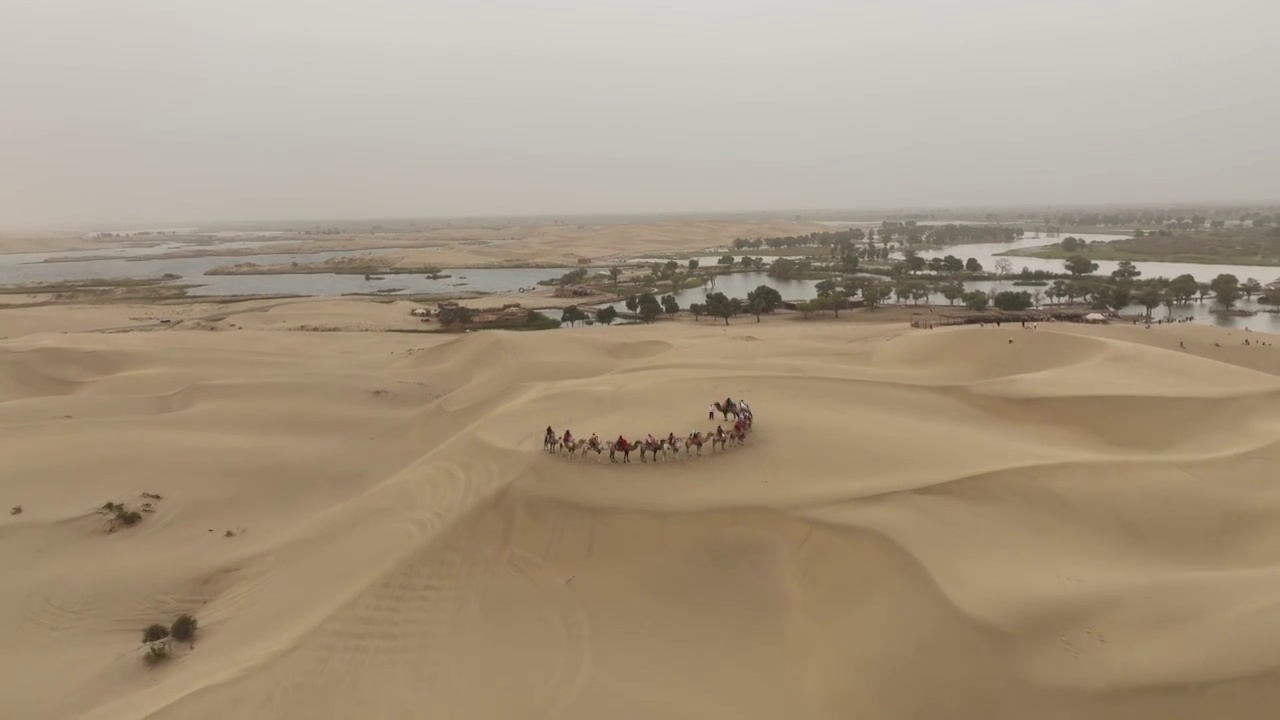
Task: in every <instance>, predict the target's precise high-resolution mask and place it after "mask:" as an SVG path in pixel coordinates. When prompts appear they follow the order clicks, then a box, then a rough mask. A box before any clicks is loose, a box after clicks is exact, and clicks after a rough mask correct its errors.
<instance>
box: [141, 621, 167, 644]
mask: <svg viewBox="0 0 1280 720" xmlns="http://www.w3.org/2000/svg"><path fill="white" fill-rule="evenodd" d="M167 637H169V628H167V627H165V626H163V625H161V624H159V623H154V624H151V625H148V626H147V629H146V630H143V631H142V642H144V643H153V642H155V641H157V640H163V639H165V638H167Z"/></svg>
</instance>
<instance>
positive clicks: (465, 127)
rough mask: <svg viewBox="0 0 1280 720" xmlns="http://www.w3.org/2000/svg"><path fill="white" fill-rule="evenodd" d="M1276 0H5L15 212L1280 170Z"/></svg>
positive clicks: (1201, 178)
mask: <svg viewBox="0 0 1280 720" xmlns="http://www.w3.org/2000/svg"><path fill="white" fill-rule="evenodd" d="M1278 29H1280V2H1276V1H1275V0H1217V1H1216V2H1204V0H1195V1H1190V0H785V1H784V2H783V1H779V2H774V1H766V0H625V1H624V0H345V1H342V2H339V1H335V0H252V1H251V0H0V68H3V70H0V226H15V225H27V224H37V223H41V224H42V223H57V224H66V223H83V222H97V221H103V222H105V221H134V222H139V221H147V220H157V221H158V220H234V219H276V218H281V219H293V218H336V217H378V216H382V217H386V216H402V217H403V216H427V215H450V216H458V215H474V214H544V213H574V212H643V211H686V210H767V209H774V208H806V207H813V208H817V207H880V206H893V205H944V204H945V205H961V204H997V203H998V204H1014V203H1046V204H1049V203H1075V202H1125V201H1179V200H1227V199H1258V200H1270V199H1280V84H1278V83H1277V76H1278V74H1280V41H1278V40H1277V34H1276V33H1277V30H1278Z"/></svg>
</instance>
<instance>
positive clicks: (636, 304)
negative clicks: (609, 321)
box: [626, 295, 640, 312]
mask: <svg viewBox="0 0 1280 720" xmlns="http://www.w3.org/2000/svg"><path fill="white" fill-rule="evenodd" d="M626 305H627V310H630V311H631V312H636V311H637V310H639V309H640V298H638V297H636V296H635V295H632V296H631V297H629V298H627V302H626Z"/></svg>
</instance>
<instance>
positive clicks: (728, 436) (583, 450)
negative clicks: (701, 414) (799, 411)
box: [542, 398, 752, 462]
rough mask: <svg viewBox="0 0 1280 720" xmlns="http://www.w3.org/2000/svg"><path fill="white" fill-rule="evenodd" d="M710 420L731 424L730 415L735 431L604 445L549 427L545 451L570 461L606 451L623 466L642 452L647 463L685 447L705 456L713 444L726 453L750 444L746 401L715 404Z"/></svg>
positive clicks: (727, 400)
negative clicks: (704, 451) (721, 417)
mask: <svg viewBox="0 0 1280 720" xmlns="http://www.w3.org/2000/svg"><path fill="white" fill-rule="evenodd" d="M707 410H708V411H707V419H708V420H715V415H716V413H717V412H719V413H722V414H723V415H724V418H725V420H726V421H727V420H728V418H729V416H730V415H733V416H734V421H733V428H732V429H731V430H726V429H725V427H724V425H718V426H716V429H715V430H713V431H708V432H706V433H703V432H702V431H701V430H698V429H696V428H695V429H694V430H692V431H690V433H689V434H688V435H687V436H684V437H683V438H680V437H677V436H676V434H675V433H673V432H672V433H667V436H666V437H655V436H654V435H653V434H652V433H649V434H648V435H646V436H645V437H644V439H643V440H628V439H627V437H626V436H625V435H619V436H618V437H617V439H616V440H611V441H607V442H606V441H602V440H601V439H600V437H599V436H598V435H597V434H596V433H591V437H589V438H586V439H578V438H575V437H574V435H573V431H571V430H568V429H566V430H565V431H564V434H563V435H559V434H557V433H556V431H555V430H554V429H553V428H552V427H551V426H550V425H548V426H547V431H546V434H545V435H544V436H543V441H542V447H543V449H544V450H546V451H547V452H551V453H557V454H564V455H568V456H570V457H572V456H574V455H578V456H579V457H586V454H587V452H588V451H594V452H595V453H596V454H597V455H600V454H602V453H603V452H604V451H606V450H608V451H609V459H610V460H611V461H614V462H617V455H618V454H619V453H620V454H622V461H623V462H630V461H631V460H630V457H629V456H630V454H631V453H632V452H639V453H640V459H641V461H643V460H644V459H645V456H646V454H652V455H653V457H654V459H655V460H656V459H657V456H658V453H662V455H663V457H664V458H665V457H666V456H667V454H668V453H679V452H680V450H681V445H683V447H684V450H685V451H686V452H691V451H696V452H697V453H698V454H702V446H703V445H704V444H706V443H711V448H712V450H715V449H716V447H717V446H719V447H720V448H721V449H726V448H727V447H728V444H729V442H731V441H732V442H735V443H737V444H742V443H744V442H746V438H747V433H748V432H750V430H751V424H752V415H751V406H750V405H748V404H747V402H746V401H745V400H739V401H738V402H736V403H735V402H733V400H732V399H731V398H725V401H724V403H717V402H713V403H711V404H710V405H708V406H707Z"/></svg>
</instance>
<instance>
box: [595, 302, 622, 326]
mask: <svg viewBox="0 0 1280 720" xmlns="http://www.w3.org/2000/svg"><path fill="white" fill-rule="evenodd" d="M616 319H618V308H616V307H614V306H612V305H605V306H604V307H602V308H600V310H599V311H597V312H596V322H598V323H600V324H601V325H608V324H609V323H612V322H613V321H614V320H616Z"/></svg>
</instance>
